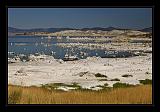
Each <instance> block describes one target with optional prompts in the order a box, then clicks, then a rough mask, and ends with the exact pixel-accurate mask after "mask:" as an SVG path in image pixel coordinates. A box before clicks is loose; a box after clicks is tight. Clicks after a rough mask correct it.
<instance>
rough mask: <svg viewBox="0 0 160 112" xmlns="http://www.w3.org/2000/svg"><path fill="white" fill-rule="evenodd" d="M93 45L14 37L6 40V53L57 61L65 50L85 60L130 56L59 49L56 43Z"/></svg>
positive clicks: (83, 49)
mask: <svg viewBox="0 0 160 112" xmlns="http://www.w3.org/2000/svg"><path fill="white" fill-rule="evenodd" d="M77 42H78V43H95V42H94V41H92V40H90V41H75V40H68V39H66V38H64V39H57V38H51V39H47V38H42V37H38V36H14V37H9V38H8V52H14V53H12V54H8V55H9V57H13V56H14V55H19V54H25V55H29V54H36V53H40V54H46V55H52V56H54V57H55V58H57V59H62V58H63V57H64V56H65V54H66V52H67V50H69V51H72V53H73V55H77V56H78V57H79V58H86V57H88V56H100V57H127V56H132V54H131V53H130V52H126V51H120V52H117V51H106V50H104V49H94V50H92V49H87V48H79V47H77V46H74V47H71V48H66V47H63V48H62V47H59V46H57V45H56V44H57V43H77ZM107 43H108V42H107V41H106V42H103V44H107Z"/></svg>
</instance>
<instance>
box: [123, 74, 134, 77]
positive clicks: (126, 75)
mask: <svg viewBox="0 0 160 112" xmlns="http://www.w3.org/2000/svg"><path fill="white" fill-rule="evenodd" d="M122 77H133V75H128V74H125V75H122Z"/></svg>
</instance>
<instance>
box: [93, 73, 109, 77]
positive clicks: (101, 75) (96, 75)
mask: <svg viewBox="0 0 160 112" xmlns="http://www.w3.org/2000/svg"><path fill="white" fill-rule="evenodd" d="M95 77H105V78H107V76H106V75H103V74H100V73H96V74H95Z"/></svg>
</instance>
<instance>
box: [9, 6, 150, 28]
mask: <svg viewBox="0 0 160 112" xmlns="http://www.w3.org/2000/svg"><path fill="white" fill-rule="evenodd" d="M8 26H10V27H15V28H23V29H30V28H51V27H52V28H62V27H67V28H86V27H109V26H113V27H119V28H132V29H142V28H145V27H151V26H152V8H8Z"/></svg>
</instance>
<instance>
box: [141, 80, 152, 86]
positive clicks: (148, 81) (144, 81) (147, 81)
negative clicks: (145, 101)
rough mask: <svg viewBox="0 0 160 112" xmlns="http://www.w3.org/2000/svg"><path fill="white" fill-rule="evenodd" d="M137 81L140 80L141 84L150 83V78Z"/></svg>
mask: <svg viewBox="0 0 160 112" xmlns="http://www.w3.org/2000/svg"><path fill="white" fill-rule="evenodd" d="M139 82H140V83H141V84H144V85H146V84H152V80H150V79H145V80H139Z"/></svg>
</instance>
